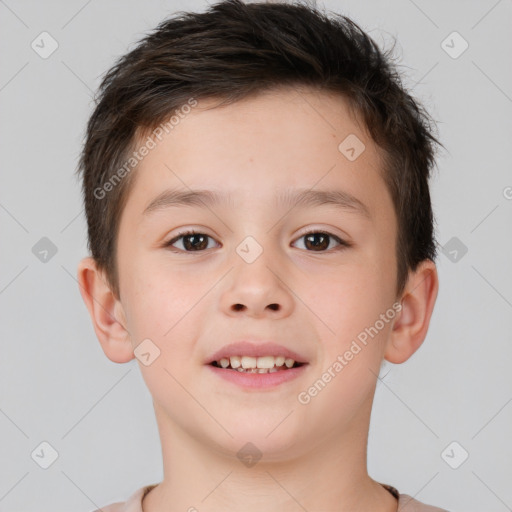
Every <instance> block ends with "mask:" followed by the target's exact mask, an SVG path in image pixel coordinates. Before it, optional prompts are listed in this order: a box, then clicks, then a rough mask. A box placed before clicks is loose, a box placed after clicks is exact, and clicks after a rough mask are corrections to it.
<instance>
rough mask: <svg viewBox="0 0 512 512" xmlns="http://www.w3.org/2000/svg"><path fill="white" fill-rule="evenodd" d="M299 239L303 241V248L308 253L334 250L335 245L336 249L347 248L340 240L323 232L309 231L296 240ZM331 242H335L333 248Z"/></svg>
mask: <svg viewBox="0 0 512 512" xmlns="http://www.w3.org/2000/svg"><path fill="white" fill-rule="evenodd" d="M301 239H304V248H305V249H306V250H308V251H315V252H326V251H327V250H328V249H333V248H336V244H337V246H338V248H339V246H348V244H347V243H346V242H344V241H343V240H342V239H341V238H339V237H337V236H335V235H333V234H331V233H326V232H323V231H310V232H309V233H305V234H304V235H302V236H301V237H299V238H298V240H301ZM333 241H335V247H333V246H332V242H333Z"/></svg>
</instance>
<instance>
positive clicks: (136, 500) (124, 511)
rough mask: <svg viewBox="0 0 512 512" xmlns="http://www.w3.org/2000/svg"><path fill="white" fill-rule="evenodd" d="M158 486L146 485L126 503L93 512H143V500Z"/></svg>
mask: <svg viewBox="0 0 512 512" xmlns="http://www.w3.org/2000/svg"><path fill="white" fill-rule="evenodd" d="M156 485H157V484H151V485H146V486H144V487H141V488H140V489H137V490H136V491H135V492H134V493H133V494H132V495H131V496H130V497H129V498H128V499H127V500H126V501H116V502H115V503H111V504H110V505H105V506H103V507H101V508H97V509H95V510H93V511H92V512H142V499H143V498H144V496H145V495H146V494H147V493H148V492H149V491H150V490H151V489H153V487H156Z"/></svg>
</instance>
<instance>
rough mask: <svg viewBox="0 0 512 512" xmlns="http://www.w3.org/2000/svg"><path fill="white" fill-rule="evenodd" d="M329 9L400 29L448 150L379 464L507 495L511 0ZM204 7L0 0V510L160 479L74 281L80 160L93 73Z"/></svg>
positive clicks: (402, 1)
mask: <svg viewBox="0 0 512 512" xmlns="http://www.w3.org/2000/svg"><path fill="white" fill-rule="evenodd" d="M319 4H320V2H319ZM320 5H323V6H325V7H326V8H328V9H332V10H335V11H337V12H340V13H343V14H348V15H351V16H353V18H354V19H355V20H356V21H357V22H358V23H360V24H361V25H362V27H363V28H364V29H366V30H367V31H370V32H371V35H372V36H373V37H374V38H375V39H376V41H377V42H378V43H379V44H381V45H382V44H384V45H386V47H388V46H389V44H390V36H396V37H397V38H398V42H399V44H398V46H397V52H398V53H401V55H402V59H401V63H402V67H401V69H402V71H403V72H404V73H405V77H406V78H405V83H406V85H408V86H409V87H411V88H412V89H413V93H414V95H415V96H417V97H418V98H419V99H420V100H421V101H423V103H424V104H425V105H426V107H427V108H428V109H429V111H430V112H431V113H432V115H433V117H434V118H435V119H436V120H437V121H438V123H439V135H440V137H441V140H442V142H443V143H444V144H445V146H446V147H447V148H448V151H447V152H444V153H441V154H440V158H439V160H438V170H436V171H435V175H434V180H433V182H432V194H433V202H434V208H435V212H436V216H437V222H438V228H437V234H438V239H439V242H440V243H441V244H442V245H443V246H445V247H446V255H445V254H441V255H440V258H439V260H438V269H439V275H440V291H439V296H438V300H437V304H436V307H435V310H434V315H433V318H432V322H431V326H430V330H429V333H428V336H427V339H426V341H425V343H424V344H423V346H422V347H421V348H420V349H419V351H418V352H417V353H416V354H415V355H414V356H413V357H412V358H411V359H410V360H409V361H408V362H406V363H405V364H403V365H392V364H386V365H385V367H384V368H383V371H382V373H381V376H380V379H379V382H378V386H377V393H376V399H375V407H374V412H373V416H372V422H371V428H370V440H369V472H370V475H371V476H372V477H373V478H375V479H377V480H378V481H381V482H383V483H389V484H392V485H394V486H396V487H397V488H398V489H399V490H400V491H401V492H403V493H408V494H411V495H413V496H415V497H416V498H417V499H419V500H421V501H424V502H426V503H433V504H436V505H438V506H442V507H444V508H447V509H449V510H450V511H453V512H476V511H483V510H485V511H486V512H501V511H505V510H512V486H511V485H510V484H511V481H512V462H511V461H512V443H511V441H510V432H511V431H512V430H511V423H512V403H511V401H512V385H511V384H512V372H511V371H510V363H511V356H512V320H511V319H512V314H511V313H512V272H511V270H510V262H511V261H512V259H511V256H512V242H511V236H510V235H511V233H512V230H511V227H512V200H511V199H508V198H510V197H512V189H511V188H507V187H512V173H511V168H510V158H509V155H510V143H511V140H512V139H511V135H512V115H511V113H512V72H511V67H510V50H511V48H510V46H511V45H510V31H511V28H512V23H511V22H512V4H511V2H510V1H509V0H502V1H496V0H489V1H487V0H485V1H484V0H482V1H478V2H476V1H451V2H445V1H443V2H442V1H430V2H427V1H425V0H421V1H420V0H415V1H412V0H395V1H390V2H378V1H372V2H368V1H367V2H358V1H356V0H353V1H343V2H341V1H339V2H336V1H330V2H329V1H326V2H325V3H322V4H320ZM206 6H207V4H206V3H205V2H204V1H188V2H185V1H180V2H179V1H176V0H172V1H171V0H169V1H167V2H165V1H156V0H155V1H150V2H135V1H123V2H121V1H120V0H116V1H114V0H111V1H108V2H100V1H98V0H92V1H91V0H89V1H84V0H73V1H68V2H55V1H53V2H50V1H46V2H36V1H18V2H15V1H14V0H5V1H0V44H1V48H2V66H1V69H0V109H1V123H0V141H1V173H2V174H1V179H2V186H1V188H0V222H1V228H2V246H1V247H2V251H1V256H0V257H1V261H0V263H1V274H0V310H1V314H2V323H1V355H0V511H35V510H50V509H51V510H53V511H55V512H59V511H64V510H66V511H69V510H77V511H78V510H82V511H84V512H85V511H89V510H92V509H94V508H95V507H99V506H101V505H105V504H107V503H110V502H113V501H117V500H123V499H126V498H127V497H128V496H129V495H130V494H131V493H132V492H133V491H134V490H136V489H137V488H139V487H141V486H142V485H145V484H149V483H156V482H158V481H160V479H161V478H162V474H161V454H160V444H159V439H158V432H157V428H156V423H155V419H154V413H153V408H152V403H151V396H150V395H149V392H148V391H147V389H146V387H145V384H144V382H143V380H142V378H141V375H140V372H139V368H138V363H137V361H136V360H133V361H131V362H130V363H126V364H124V365H120V364H115V363H112V362H110V361H109V360H108V359H107V358H106V357H105V355H104V354H103V352H102V350H101V347H100V345H99V343H98V341H97V340H96V337H95V334H94V331H93V329H92V325H91V323H90V320H89V316H88V313H87V311H86V309H85V306H84V304H83V303H82V299H81V297H80V294H79V291H78V285H77V282H76V266H77V263H78V261H79V260H80V258H81V257H83V256H85V255H86V254H87V249H86V231H85V230H86V226H85V219H84V215H83V211H82V205H81V196H80V188H79V183H78V182H77V180H76V178H75V176H74V170H75V167H76V162H77V157H78V153H79V150H80V144H81V140H82V136H83V133H84V128H85V123H86V120H87V118H88V115H89V114H90V112H91V109H92V101H91V97H92V94H93V91H95V90H96V88H97V86H98V84H99V77H100V75H101V74H102V73H103V72H105V71H106V70H107V69H108V67H110V65H112V63H113V62H114V59H115V58H116V57H117V56H119V55H121V54H123V53H124V52H125V51H126V50H128V49H129V48H131V47H132V45H133V43H134V42H135V41H136V40H137V39H139V38H140V37H141V36H142V35H143V34H144V32H146V31H148V30H149V29H151V28H153V27H154V26H155V25H156V24H157V23H158V22H159V21H161V20H162V19H163V18H164V17H166V16H167V15H169V14H171V13H173V12H175V11H177V10H180V9H185V10H204V8H205V7H206ZM43 31H47V32H49V33H50V34H51V36H52V37H53V38H54V39H55V40H56V41H57V42H58V45H59V46H58V49H57V50H56V51H55V52H54V53H53V54H52V55H51V56H49V57H48V58H46V59H43V58H41V57H40V55H39V54H38V53H36V52H35V51H34V50H33V49H32V47H31V43H32V41H34V40H35V41H36V43H37V41H40V38H38V36H39V34H40V33H41V32H43ZM454 31H457V32H458V33H459V34H460V35H461V36H462V37H463V38H464V40H466V41H467V42H468V44H469V48H468V49H467V50H466V51H465V52H464V53H462V54H461V55H460V56H458V58H453V57H452V56H450V55H449V54H448V53H447V52H446V51H445V49H449V48H446V45H448V46H450V47H451V49H449V51H451V52H452V54H453V53H454V52H456V53H457V52H458V51H459V50H460V49H461V48H462V46H461V45H462V44H463V42H462V40H461V39H457V37H458V36H456V38H455V39H453V37H452V38H451V39H450V38H448V40H447V42H446V43H444V47H443V44H442V42H443V41H444V40H446V38H447V36H449V35H450V34H451V33H452V32H454ZM39 44H40V45H41V43H39ZM45 48H46V49H48V48H49V42H48V40H47V42H46V44H45ZM507 63H508V64H507ZM43 237H47V238H48V239H49V240H51V242H52V243H53V244H54V246H55V249H56V250H57V252H56V253H55V254H52V252H51V250H50V252H48V253H47V254H45V253H44V252H41V251H44V250H45V249H46V250H47V249H48V241H46V240H43V241H40V240H41V238H43ZM454 237H455V239H454V240H452V239H453V238H454ZM36 244H39V245H36ZM45 244H46V245H45ZM462 244H463V245H462ZM34 246H35V249H34ZM463 246H465V247H467V253H466V254H464V255H462V252H461V250H460V249H461V247H463ZM55 249H54V250H55ZM454 249H455V250H456V251H457V258H456V259H454V255H455V253H454V252H453V250H454ZM450 251H451V254H450ZM461 255H462V256H461ZM41 258H42V259H43V260H45V258H46V260H45V261H41ZM43 441H46V442H48V443H49V444H50V445H51V446H52V447H53V449H54V450H56V452H57V453H58V458H57V460H56V461H55V462H54V463H53V464H52V465H51V466H50V467H49V468H48V469H43V468H42V467H40V465H39V464H40V463H44V460H43V459H44V457H40V458H39V459H38V458H37V456H35V455H34V458H33V457H32V456H31V454H32V453H33V452H34V450H36V452H39V453H41V447H40V444H41V443H42V442H43ZM454 441H455V442H456V443H458V444H457V445H455V449H454V450H453V451H451V449H448V450H447V451H445V449H446V448H447V446H448V445H450V443H452V442H454ZM452 447H453V445H452ZM43 448H44V447H43ZM462 450H466V451H467V452H468V453H469V457H468V459H467V460H465V461H464V462H463V463H462V464H461V465H459V464H460V462H461V461H462V456H461V454H462V453H463V452H462ZM43 452H44V453H45V457H48V456H49V455H48V454H49V453H50V450H49V449H43ZM443 453H444V455H442V454H443ZM36 460H37V461H38V463H36ZM447 461H449V462H450V463H451V464H452V465H453V466H457V465H459V467H458V468H457V469H453V468H452V467H450V466H449V465H448V463H447Z"/></svg>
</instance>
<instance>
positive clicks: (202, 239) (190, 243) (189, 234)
mask: <svg viewBox="0 0 512 512" xmlns="http://www.w3.org/2000/svg"><path fill="white" fill-rule="evenodd" d="M208 239H210V240H213V238H212V237H211V236H208V235H205V234H204V233H199V232H197V231H194V230H191V231H186V232H183V233H179V234H178V235H177V236H175V237H174V238H173V239H172V240H169V242H167V243H166V244H165V246H166V247H175V245H174V244H175V243H176V242H182V247H183V248H178V251H176V252H180V251H181V252H197V251H204V250H205V249H211V248H212V247H211V246H209V243H208ZM171 250H172V249H171Z"/></svg>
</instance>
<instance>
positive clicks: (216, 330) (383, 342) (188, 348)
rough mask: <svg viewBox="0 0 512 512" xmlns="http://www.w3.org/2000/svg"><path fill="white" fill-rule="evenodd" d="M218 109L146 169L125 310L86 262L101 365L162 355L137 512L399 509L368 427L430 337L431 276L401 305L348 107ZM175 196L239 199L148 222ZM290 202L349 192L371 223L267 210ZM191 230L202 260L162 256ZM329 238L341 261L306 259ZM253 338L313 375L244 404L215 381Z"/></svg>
mask: <svg viewBox="0 0 512 512" xmlns="http://www.w3.org/2000/svg"><path fill="white" fill-rule="evenodd" d="M215 106H216V102H215V101H213V100H208V101H207V100H201V101H199V104H198V106H197V107H195V108H193V109H192V112H191V113H190V114H188V115H187V117H186V118H185V119H184V120H182V121H181V123H180V124H179V125H178V126H177V127H176V128H175V129H174V130H173V131H172V132H171V133H170V134H169V135H168V136H166V137H165V138H164V139H163V140H162V141H161V142H160V143H159V144H158V145H157V147H156V148H154V149H153V150H152V151H150V153H149V154H148V155H147V156H146V157H145V158H144V159H143V160H142V161H141V163H140V164H139V167H138V169H137V170H136V173H137V174H136V180H135V182H134V187H133V189H132V190H131V193H130V196H129V198H128V201H127V204H126V206H125V209H124V211H123V213H122V217H121V223H120V229H119V239H118V253H117V262H118V268H119V284H120V298H119V300H118V299H116V297H115V296H114V295H113V294H112V292H111V290H110V288H109V287H108V285H107V280H106V279H105V276H104V275H103V274H102V272H101V271H99V270H98V269H97V268H96V265H95V262H94V260H92V259H91V258H84V259H83V260H82V261H81V262H80V264H79V268H78V279H79V284H80V291H81V293H82V297H83V299H84V301H85V304H86V306H87V308H88V310H89V312H90V315H91V318H92V321H93V325H94V329H95V332H96V334H97V337H98V339H99V341H100V343H101V346H102V348H103V350H104V352H105V354H106V355H107V357H108V358H109V359H111V360H112V361H115V362H118V363H123V362H127V361H130V360H131V359H133V358H134V352H133V351H134V348H135V347H136V346H137V345H138V344H139V343H140V342H141V341H142V340H144V339H147V338H149V339H150V340H152V342H153V343H154V344H155V345H156V346H157V347H158V348H159V350H160V356H159V357H158V358H157V359H155V360H154V361H153V362H152V364H150V365H149V366H145V365H144V364H142V363H141V362H140V361H139V367H140V370H141V373H142V375H143V378H144V380H145V382H146V384H147V386H148V388H149V391H150V392H151V395H152V397H153V403H154V408H155V414H156V419H157V423H158V428H159V433H160V439H161V443H162V451H163V465H164V480H163V481H162V482H161V483H160V484H159V485H158V486H157V487H155V488H154V489H153V490H152V491H151V492H150V493H149V494H148V495H147V496H146V498H145V499H144V502H143V508H144V511H145V512H163V511H164V510H166V511H169V510H183V511H186V510H189V508H190V507H196V508H197V509H198V510H201V512H207V511H218V510H226V511H229V510H232V511H235V510H236V511H238V510H244V511H247V512H253V511H254V512H256V511H258V512H259V511H261V510H266V511H270V512H274V511H275V512H278V511H279V512H282V511H285V512H296V511H297V512H299V511H301V512H303V510H304V509H306V510H308V511H310V512H313V511H320V510H322V511H326V510H337V511H341V512H343V511H347V512H348V511H351V512H356V511H361V512H362V511H368V510H372V511H377V512H392V511H396V510H397V501H396V499H395V498H394V497H393V496H392V495H391V494H390V493H389V492H388V491H387V490H385V489H384V488H383V487H382V486H381V485H380V484H379V483H378V482H376V481H374V480H373V479H372V478H370V477H369V475H368V472H367V466H366V445H367V438H368V429H369V422H370V412H371V407H372V402H373V396H374V392H375V386H376V381H377V376H378V374H379V369H380V366H381V363H382V361H383V360H384V359H385V360H387V361H390V362H392V363H402V362H404V361H406V360H407V359H408V358H409V357H411V355H412V354H413V353H414V352H415V351H416V350H417V349H418V348H419V347H420V345H421V344H422V342H423V340H424V339H425V336H426V333H427V330H428V325H429V322H430V317H431V314H432V311H433V308H434V304H435V300H436V297H437V291H438V277H437V271H436V267H435V264H434V263H433V262H431V261H429V260H427V261H425V262H423V263H422V264H421V265H420V266H419V268H418V269H417V271H416V272H411V273H410V274H409V279H408V282H407V286H406V289H405V291H404V292H403V294H402V295H401V296H399V297H396V296H395V283H396V257H395V242H396V236H397V222H396V216H395V212H394V208H393V204H392V201H391V197H390V195H389V192H388V190H387V188H386V186H385V184H384V181H383V179H382V176H381V156H382V155H381V154H380V153H379V151H380V150H378V148H377V147H376V145H375V144H374V143H373V141H372V140H371V138H370V137H369V136H368V134H367V132H366V130H365V129H364V125H363V123H361V122H360V121H358V119H357V118H356V117H354V115H353V114H352V113H351V112H350V110H349V109H348V106H347V103H346V102H345V100H344V99H342V98H341V97H339V96H334V95H331V94H326V93H323V92H318V91H315V90H310V89H306V88H303V89H301V90H299V89H283V90H276V91H273V92H272V93H265V94H263V95H258V96H256V97H252V98H250V99H245V100H243V101H239V102H237V103H234V104H232V105H228V106H223V107H217V108H215ZM349 134H355V135H356V136H357V137H358V138H359V139H360V140H361V141H363V143H364V144H365V147H366V149H365V150H364V152H363V153H362V154H361V155H360V156H359V157H358V158H357V159H356V160H355V161H349V160H348V159H347V158H346V157H345V156H344V155H343V154H342V153H341V152H340V151H339V150H338V145H339V144H340V142H342V141H343V140H344V139H345V138H346V137H347V136H348V135H349ZM167 188H179V189H181V190H189V189H197V188H202V189H209V190H215V191H222V192H228V191H229V192H231V193H232V195H233V197H232V200H231V202H230V203H229V204H225V205H219V206H216V207H212V208H209V209H208V208H200V207H198V206H185V207H183V206H179V207H177V206H173V207H169V208H166V209H162V210H159V211H154V212H152V213H151V214H150V215H144V214H143V211H144V209H145V208H146V206H147V205H148V204H149V203H150V202H151V200H152V199H153V198H155V197H156V196H157V195H158V194H159V193H160V192H162V191H163V190H165V189H167ZM296 188H307V189H311V188H314V189H331V190H332V189H340V190H344V191H348V192H350V193H351V194H353V195H354V196H356V197H357V198H358V199H359V200H360V201H362V202H363V203H364V204H365V205H367V207H368V209H369V211H370V215H371V218H370V219H367V218H365V217H364V216H361V215H358V214H357V213H354V212H352V211H348V210H346V211H342V210H339V209H335V208H333V207H332V206H328V205H319V206H312V207H311V206H310V207H307V208H303V207H295V208H293V209H292V210H290V207H284V206H283V207H277V206H274V205H273V196H274V194H275V193H276V192H277V191H282V190H285V189H296ZM183 228H195V229H196V231H198V232H200V233H204V234H205V235H208V236H209V237H212V238H211V239H207V240H209V242H208V246H207V247H208V248H207V249H206V250H203V251H202V252H200V251H195V252H194V251H191V252H188V253H187V252H185V247H186V246H185V245H184V242H185V240H184V239H183V238H181V239H179V240H178V241H176V242H175V243H174V247H165V243H166V242H168V241H170V240H172V239H173V238H175V237H176V236H178V232H179V231H180V230H183ZM319 229H320V230H324V231H327V232H329V233H332V234H333V235H335V236H338V237H340V238H341V239H343V240H345V241H347V242H350V243H351V246H350V247H342V248H341V250H336V249H337V248H339V247H340V246H339V245H338V243H337V242H336V240H335V239H333V238H331V239H330V243H329V245H328V246H327V244H326V246H322V249H321V250H314V247H313V249H312V248H311V247H312V244H309V245H308V244H306V238H305V237H304V236H303V235H304V233H305V232H307V231H313V232H317V231H318V230H319ZM315 230H316V231H315ZM246 236H252V237H254V239H256V240H257V242H258V243H259V245H260V246H261V247H262V249H263V252H262V254H261V255H260V256H259V257H258V258H257V259H256V260H255V261H254V262H253V263H251V264H248V263H246V262H245V261H244V260H243V259H242V258H241V257H240V256H239V255H238V253H237V252H236V248H237V246H238V245H239V244H240V242H241V241H242V240H243V239H244V238H245V237H246ZM188 242H191V240H190V238H188ZM196 243H197V240H196ZM188 247H189V248H190V243H189V245H188ZM203 247H204V246H203ZM173 248H174V249H175V251H177V252H173V251H172V250H171V249H173ZM180 249H181V251H182V252H179V250H180ZM397 301H398V302H401V303H402V310H401V311H400V312H399V313H398V314H397V315H396V316H395V317H394V318H393V319H392V320H391V321H389V322H388V323H386V324H385V327H384V328H383V329H381V330H380V331H379V333H378V335H377V336H375V337H374V338H373V339H371V338H370V340H369V342H368V344H367V345H366V346H365V347H364V348H363V349H362V350H361V351H360V352H359V353H358V354H357V355H356V356H354V358H353V359H352V360H351V361H349V363H348V364H347V365H346V366H345V367H344V368H343V370H342V371H341V372H339V373H338V374H337V375H336V377H335V378H333V379H332V380H331V381H330V382H329V383H328V384H327V385H326V386H325V388H324V389H323V390H322V391H321V392H320V393H318V394H317V396H315V397H314V398H312V399H311V401H310V402H309V403H308V404H301V403H299V401H298V399H297V397H298V394H299V393H300V392H301V391H304V390H307V389H308V388H309V387H310V386H311V385H312V384H313V383H314V382H315V381H316V380H317V379H319V378H320V377H321V376H322V374H323V372H324V371H325V370H326V369H327V368H328V367H329V366H332V364H333V362H334V361H336V359H337V356H338V355H340V354H344V353H345V351H346V350H348V349H349V347H350V345H351V343H352V341H353V340H354V339H356V337H357V335H358V334H359V333H361V332H362V331H363V330H364V329H365V327H369V326H372V325H374V324H375V322H376V320H378V319H379V315H381V314H383V313H385V312H386V311H387V310H389V309H390V308H391V306H392V304H393V303H395V302H397ZM236 304H241V305H243V307H234V305H236ZM270 304H277V305H278V307H275V306H274V307H269V305H270ZM251 336H252V337H255V338H256V339H262V340H271V341H274V342H276V343H281V344H283V345H285V346H286V347H289V348H291V349H293V350H295V351H297V352H299V353H300V354H303V355H304V356H306V357H307V361H308V363H309V365H308V366H307V368H306V370H305V371H304V372H303V374H302V376H301V377H299V378H297V379H295V380H293V381H291V382H287V383H285V384H282V385H280V386H278V387H275V388H273V389H271V390H265V391H254V390H252V391H245V390H242V389H241V388H239V387H237V386H235V385H234V384H231V383H229V382H225V381H224V380H223V379H221V378H219V377H218V376H217V375H214V374H213V372H211V371H210V369H209V368H207V367H206V366H205V363H206V362H207V357H208V356H209V355H211V354H212V353H213V352H214V351H216V350H218V349H219V348H221V347H222V346H223V345H225V344H227V343H230V342H233V341H236V340H240V339H250V338H248V337H251ZM247 442H251V443H253V444H254V445H255V446H256V447H257V448H258V449H259V450H260V451H261V452H262V454H263V456H262V458H261V459H260V460H259V462H258V463H257V464H255V465H254V466H252V467H246V466H245V465H244V464H242V463H241V462H240V460H239V459H238V458H237V452H238V451H239V450H240V449H241V448H242V446H244V445H245V444H246V443H247ZM384 483H386V482H384Z"/></svg>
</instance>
